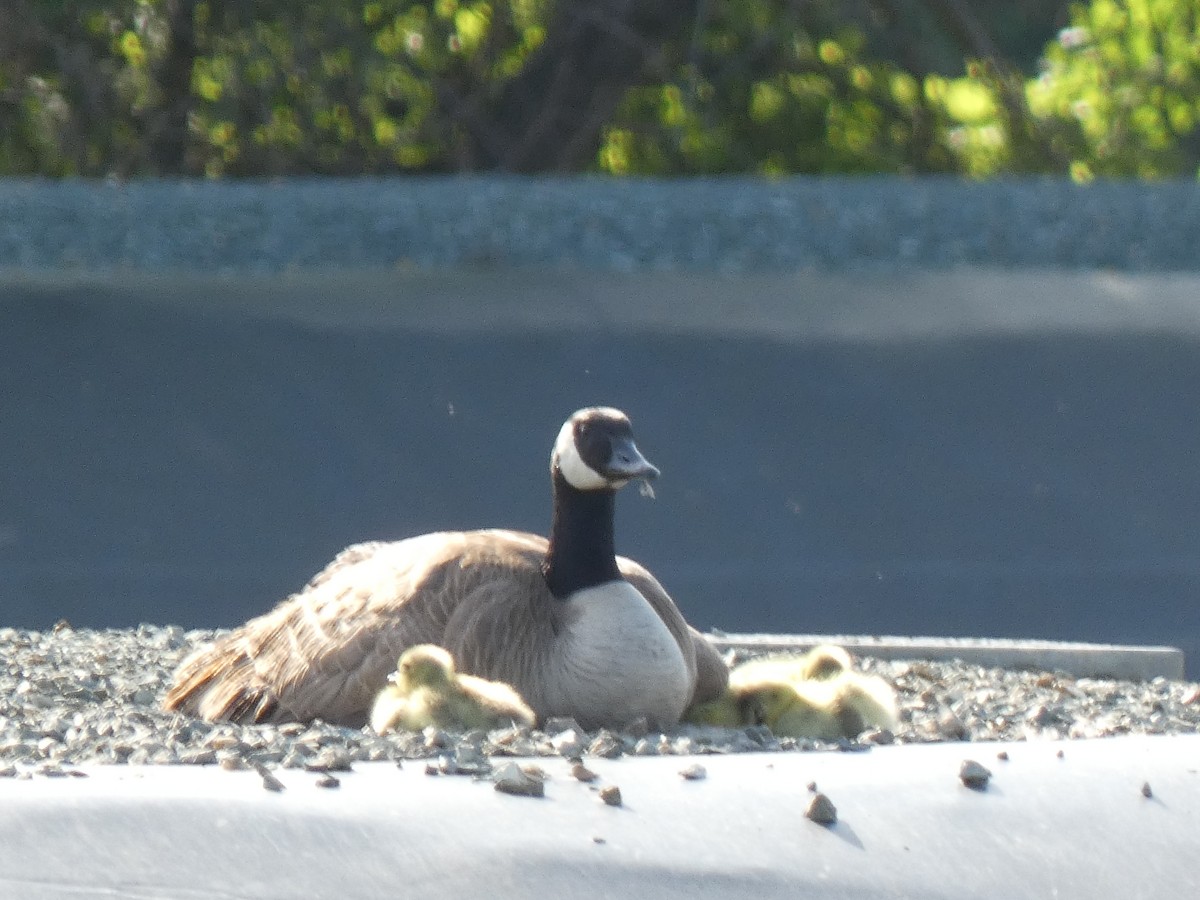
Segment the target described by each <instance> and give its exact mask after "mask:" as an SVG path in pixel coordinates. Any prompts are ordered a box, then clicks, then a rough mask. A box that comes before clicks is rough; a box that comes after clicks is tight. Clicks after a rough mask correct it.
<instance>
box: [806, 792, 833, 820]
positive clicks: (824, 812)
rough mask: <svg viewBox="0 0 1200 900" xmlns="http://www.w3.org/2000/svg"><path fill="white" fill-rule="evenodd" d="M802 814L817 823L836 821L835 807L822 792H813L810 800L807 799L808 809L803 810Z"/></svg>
mask: <svg viewBox="0 0 1200 900" xmlns="http://www.w3.org/2000/svg"><path fill="white" fill-rule="evenodd" d="M804 815H805V816H806V817H807V818H809V819H812V820H813V821H814V822H816V823H817V824H818V825H833V824H834V823H835V822H837V807H836V806H834V805H833V801H832V800H830V799H829V798H828V797H826V796H825V795H824V794H822V793H820V792H817V793H816V794H813V798H812V800H810V801H809V804H808V809H806V810H805V811H804Z"/></svg>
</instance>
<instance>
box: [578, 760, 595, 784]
mask: <svg viewBox="0 0 1200 900" xmlns="http://www.w3.org/2000/svg"><path fill="white" fill-rule="evenodd" d="M571 777H572V778H575V779H577V780H578V781H582V782H585V783H590V782H592V781H595V780H596V779H597V778H599V777H600V776H599V775H597V774H596V773H595V772H593V771H592V770H591V769H589V768H588V767H587V766H585V765H584V764H583V763H575V765H573V766H571Z"/></svg>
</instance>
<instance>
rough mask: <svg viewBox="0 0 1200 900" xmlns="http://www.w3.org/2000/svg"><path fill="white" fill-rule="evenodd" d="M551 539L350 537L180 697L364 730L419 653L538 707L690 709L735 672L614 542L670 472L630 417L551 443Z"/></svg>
mask: <svg viewBox="0 0 1200 900" xmlns="http://www.w3.org/2000/svg"><path fill="white" fill-rule="evenodd" d="M550 472H551V482H552V485H553V519H552V525H551V530H550V538H549V540H547V539H546V538H543V537H540V536H537V535H533V534H527V533H524V532H519V531H507V530H499V529H491V530H483V531H464V532H438V533H433V534H425V535H420V536H418V537H413V538H409V539H407V540H402V541H395V542H387V543H384V542H376V543H366V544H357V545H354V546H351V547H349V548H347V549H346V550H344V551H343V552H342V553H341V554H340V555H339V556H338V557H337V558H336V559H334V560H333V562H331V563H330V564H329V565H328V566H326V568H325V569H324V570H323V571H321V572H320V573H318V574H317V575H316V576H315V577H314V578H313V579H312V581H310V582H309V584H308V585H307V586H306V587H305V588H304V589H303V590H301V591H300V592H299V593H298V594H295V595H293V596H292V597H290V598H288V599H287V600H284V601H283V602H282V603H280V604H279V605H278V606H277V607H276V608H275V609H274V610H272V611H271V612H268V613H266V614H264V615H262V616H259V617H257V618H255V619H251V620H250V621H249V622H247V623H246V624H244V625H242V626H241V627H240V628H237V629H235V630H234V631H232V632H230V633H229V634H226V635H224V636H222V637H220V638H219V639H218V640H217V641H216V642H215V643H213V644H212V645H210V646H208V647H206V648H203V649H201V650H199V651H197V652H196V653H195V654H193V655H192V656H191V657H189V658H188V659H186V660H185V661H184V662H183V664H182V665H181V666H180V668H179V670H178V671H177V672H176V674H175V681H174V685H173V686H172V687H171V689H170V690H169V691H168V693H167V697H166V701H165V706H166V708H167V709H170V710H179V711H182V712H186V713H189V714H192V715H196V716H199V717H201V718H204V719H208V720H212V721H215V720H222V719H228V720H233V721H238V722H265V721H309V720H311V719H315V718H321V719H324V720H326V721H328V722H332V723H336V724H344V725H350V726H354V727H358V726H360V725H362V724H364V723H365V722H366V720H367V716H368V713H369V711H370V709H371V703H372V701H373V700H374V698H375V696H376V694H378V693H379V691H380V690H381V689H382V688H383V686H384V684H385V681H386V679H387V675H388V673H389V671H390V670H391V669H392V668H393V666H395V663H396V659H397V657H398V656H399V655H400V653H402V652H403V651H404V650H406V649H407V648H409V647H412V646H414V645H416V644H436V645H438V646H441V647H444V648H445V649H446V650H448V651H449V652H450V654H451V655H452V656H453V658H454V660H455V661H456V663H457V664H458V668H459V670H460V671H462V672H465V673H467V674H471V675H476V676H479V677H481V678H486V679H489V680H493V681H502V682H504V683H506V684H510V685H512V686H513V688H514V689H515V690H516V691H517V692H518V693H519V694H520V695H521V696H522V697H523V698H525V701H526V702H527V703H528V704H529V706H530V707H531V708H532V709H533V711H534V713H535V714H536V715H537V716H538V717H539V719H541V720H544V719H546V718H548V717H550V716H571V717H574V718H575V720H576V721H577V722H578V723H579V724H580V725H581V726H582V727H584V728H595V727H599V726H602V725H622V724H625V723H626V722H630V721H633V720H635V719H638V718H641V717H645V718H646V719H647V720H648V721H649V722H651V723H652V724H657V725H670V724H674V723H676V722H678V721H679V718H680V716H681V715H682V714H683V711H684V709H685V708H686V707H687V706H688V704H689V703H692V702H696V701H703V700H707V699H710V698H713V697H716V696H718V695H720V693H721V691H722V690H724V688H725V684H726V681H727V677H728V670H727V669H726V667H725V664H724V663H723V662H722V660H721V658H720V656H719V655H718V654H717V652H716V650H715V649H714V648H713V647H712V646H711V645H710V644H709V643H708V642H707V641H705V640H704V638H703V637H702V636H701V635H700V634H699V633H698V632H696V631H695V629H693V628H691V627H690V626H689V625H688V624H687V622H686V621H684V618H683V616H682V614H681V613H680V612H679V610H678V608H677V607H676V606H675V603H674V602H673V601H672V600H671V598H670V596H669V595H668V594H667V592H666V591H665V590H663V587H662V585H660V584H659V583H658V581H657V580H656V579H655V578H654V576H653V575H651V574H650V573H649V572H648V571H647V570H646V569H645V568H643V567H642V566H640V565H639V564H638V563H636V562H634V561H632V560H630V559H626V558H624V557H619V556H616V555H615V551H614V542H613V512H614V507H615V498H616V493H617V491H618V490H620V488H622V487H623V486H624V485H625V484H627V483H628V482H629V481H631V480H633V479H639V478H640V479H648V478H653V477H655V476H657V475H658V469H656V468H655V467H654V466H653V465H651V464H650V463H649V462H648V461H647V460H646V458H645V457H644V456H642V454H641V453H640V452H639V451H638V448H637V446H636V445H635V444H634V441H633V430H632V428H631V426H630V423H629V419H628V418H627V417H626V416H625V414H624V413H622V412H620V411H619V410H616V409H610V408H605V407H591V408H587V409H581V410H579V411H577V412H576V413H574V414H573V415H572V416H571V417H570V418H569V419H567V421H566V422H565V423H564V424H563V426H562V428H561V430H560V431H559V433H558V438H557V440H556V441H555V443H554V448H553V451H552V452H551V456H550Z"/></svg>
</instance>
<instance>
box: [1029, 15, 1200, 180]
mask: <svg viewBox="0 0 1200 900" xmlns="http://www.w3.org/2000/svg"><path fill="white" fill-rule="evenodd" d="M1198 29H1200V0H1121V2H1117V0H1093V2H1092V3H1091V5H1090V6H1087V7H1084V6H1078V7H1075V8H1074V9H1073V10H1072V15H1071V27H1070V28H1067V29H1064V30H1063V31H1062V32H1061V33H1060V35H1059V39H1058V40H1057V41H1056V42H1055V43H1053V44H1051V45H1050V46H1049V47H1048V48H1047V50H1046V58H1045V70H1044V72H1043V73H1042V75H1041V76H1040V77H1039V78H1038V79H1037V80H1035V81H1034V82H1032V83H1031V84H1030V85H1029V92H1028V93H1029V106H1030V110H1031V111H1032V112H1033V114H1034V115H1035V116H1037V117H1039V118H1042V119H1046V120H1049V121H1053V122H1055V123H1057V124H1058V125H1059V129H1058V135H1059V138H1058V139H1059V142H1060V147H1061V150H1062V153H1063V154H1064V155H1066V156H1067V157H1068V158H1069V159H1070V165H1071V170H1072V173H1073V174H1074V175H1075V176H1076V177H1077V178H1080V179H1087V178H1091V177H1094V176H1097V175H1104V176H1137V177H1140V178H1161V177H1165V176H1172V175H1180V174H1190V175H1192V176H1195V175H1196V174H1197V167H1198V165H1200V140H1198V138H1200V130H1198V124H1200V30H1198Z"/></svg>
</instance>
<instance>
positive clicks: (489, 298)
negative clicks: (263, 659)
mask: <svg viewBox="0 0 1200 900" xmlns="http://www.w3.org/2000/svg"><path fill="white" fill-rule="evenodd" d="M1197 297H1200V278H1197V277H1193V276H1188V275H1137V276H1135V275H1130V274H1125V275H1117V274H1103V273H1099V274H1098V273H1088V272H1076V273H1065V274H1064V273H1054V272H1037V271H1032V272H1030V271H998V270H987V269H979V270H970V271H961V272H952V273H941V274H938V273H908V274H902V273H901V274H897V273H892V274H884V275H880V274H876V275H863V274H858V275H855V274H840V275H837V274H835V275H820V274H815V273H808V274H801V275H795V274H793V275H778V276H772V275H763V276H743V277H734V276H728V277H725V276H716V275H662V274H659V275H650V274H646V275H615V274H604V273H600V272H576V273H569V272H562V271H558V272H552V271H545V270H540V271H527V272H517V271H513V270H507V269H506V270H497V271H492V272H488V271H474V272H470V271H464V272H455V273H449V272H447V273H440V274H439V273H429V272H416V273H410V274H399V273H356V274H351V273H340V274H339V273H331V274H326V275H322V276H315V275H308V274H294V275H292V276H288V277H281V278H260V279H257V280H256V279H248V278H241V277H235V278H228V279H221V278H213V277H204V276H198V275H196V274H194V273H193V274H191V275H188V276H186V277H185V276H182V275H178V276H170V275H164V276H156V277H148V276H142V275H139V276H133V275H126V276H104V277H101V276H97V275H91V274H87V273H82V274H77V275H63V274H61V273H59V274H45V273H42V274H36V273H34V274H30V273H24V274H20V275H10V277H8V278H5V279H3V280H2V281H0V360H2V363H0V379H2V381H0V389H2V391H3V406H2V407H0V604H2V609H3V612H2V614H0V624H6V625H22V626H46V625H48V624H50V623H51V622H53V621H54V620H55V619H57V618H59V617H63V616H65V617H67V618H68V619H70V620H71V621H72V622H73V623H75V624H76V625H114V626H115V625H129V624H133V623H137V622H139V621H153V622H158V623H167V622H176V623H181V624H184V625H188V626H212V625H232V624H235V623H237V622H239V621H241V620H243V619H245V618H246V617H248V616H250V615H253V614H255V613H257V612H259V611H262V610H264V609H266V608H268V607H269V606H270V605H271V604H272V603H274V602H275V601H276V600H278V599H280V598H281V597H283V596H284V595H286V594H287V593H288V592H289V591H291V590H294V589H296V588H298V587H299V586H300V585H301V584H302V583H303V582H304V581H305V580H306V579H307V577H308V576H309V575H311V574H312V573H313V572H314V571H316V570H317V569H318V568H319V567H320V566H321V565H323V564H324V563H325V562H326V561H327V559H328V558H330V557H331V556H332V555H333V554H334V553H335V552H336V551H337V550H339V549H340V548H341V547H342V546H344V545H345V544H347V543H350V542H353V541H356V540H361V539H376V538H398V537H403V536H405V535H409V534H413V533H417V532H421V531H426V530H431V529H438V528H458V527H476V526H487V525H505V526H514V527H520V528H527V529H531V530H535V531H543V530H544V528H545V526H546V524H547V515H548V479H547V471H546V470H547V457H548V453H549V445H550V442H551V440H552V438H553V436H554V434H555V432H556V430H557V428H558V425H559V424H560V423H561V421H562V419H563V417H564V416H565V415H566V414H567V413H569V412H570V411H571V410H572V409H574V408H576V407H578V406H581V405H584V404H590V403H607V404H612V405H617V406H620V407H623V408H625V409H626V410H627V411H628V412H630V414H631V415H632V416H633V418H634V424H635V428H636V431H637V434H638V437H639V443H640V445H641V446H642V449H643V450H644V451H645V452H646V454H647V455H648V456H649V457H650V458H651V459H652V460H654V461H655V462H656V463H657V464H658V465H659V466H660V467H661V468H662V470H663V477H662V479H661V480H660V482H659V483H658V484H657V485H656V491H657V495H658V496H657V499H656V500H653V501H651V500H648V499H645V498H641V497H639V496H638V495H637V492H636V491H634V490H630V491H627V492H626V495H625V496H624V497H623V498H622V500H621V502H620V504H619V510H618V516H619V521H618V543H619V547H620V549H621V550H622V551H623V552H626V553H628V554H630V555H633V556H636V557H638V558H640V559H641V560H642V561H644V562H646V563H647V564H649V565H650V566H651V567H652V568H653V569H654V570H655V571H656V572H657V573H658V574H659V575H660V577H661V578H662V580H663V581H664V582H665V584H666V585H667V587H668V589H670V590H671V591H672V592H673V593H674V594H675V596H676V598H677V599H678V600H679V602H680V604H681V605H682V606H683V607H684V609H685V611H686V612H687V614H688V615H689V617H690V618H691V619H692V620H693V621H694V622H695V623H696V624H697V625H699V626H701V627H712V626H715V627H719V628H723V629H725V630H729V631H744V630H768V631H804V632H810V631H813V632H865V633H909V634H947V635H954V634H966V635H985V636H989V635H997V636H1005V635H1008V636H1033V637H1043V638H1062V639H1092V640H1105V641H1116V642H1151V643H1167V644H1172V645H1176V646H1182V647H1183V648H1184V649H1185V650H1186V651H1187V652H1188V654H1189V666H1190V668H1191V672H1192V675H1193V677H1195V675H1196V671H1195V664H1196V663H1195V660H1196V659H1197V658H1200V604H1198V603H1197V597H1198V596H1200V552H1198V548H1200V519H1198V517H1197V510H1200V453H1198V450H1200V416H1198V414H1197V411H1196V402H1195V392H1196V385H1197V384H1200V312H1197V299H1196V298H1197Z"/></svg>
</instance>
